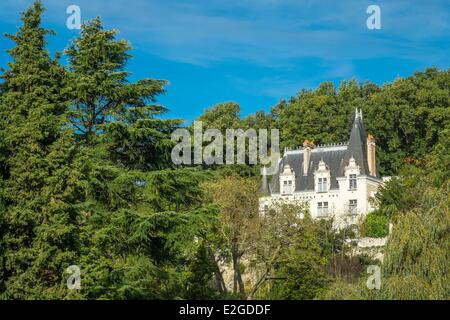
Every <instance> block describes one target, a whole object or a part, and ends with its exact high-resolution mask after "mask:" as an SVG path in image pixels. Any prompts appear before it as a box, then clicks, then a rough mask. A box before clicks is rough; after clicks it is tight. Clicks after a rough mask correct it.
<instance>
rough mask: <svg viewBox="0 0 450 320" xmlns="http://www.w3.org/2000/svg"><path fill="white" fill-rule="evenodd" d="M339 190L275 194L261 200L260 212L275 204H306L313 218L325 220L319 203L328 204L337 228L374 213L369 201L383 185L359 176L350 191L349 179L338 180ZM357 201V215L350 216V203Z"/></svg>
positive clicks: (329, 212) (370, 178)
mask: <svg viewBox="0 0 450 320" xmlns="http://www.w3.org/2000/svg"><path fill="white" fill-rule="evenodd" d="M338 183H339V189H331V190H328V191H327V192H316V191H315V190H314V191H306V192H294V193H293V194H290V195H281V194H274V195H272V196H267V197H262V198H260V210H261V211H262V212H263V211H264V209H265V206H267V208H268V207H270V206H271V205H273V204H274V203H279V202H287V203H298V204H300V203H305V202H307V203H308V204H309V210H310V213H311V216H312V217H313V218H324V217H323V216H319V215H318V210H317V204H318V202H328V216H329V217H334V218H335V221H336V224H337V226H338V227H339V226H344V225H348V224H354V223H358V222H359V221H361V220H362V219H363V218H364V217H365V215H366V214H367V213H368V212H370V211H373V210H374V209H375V208H373V207H372V206H371V205H370V203H369V199H370V198H371V197H373V196H374V195H375V193H376V191H377V189H378V187H379V185H380V183H381V180H378V179H375V178H373V177H369V176H357V188H356V189H355V190H350V189H349V180H348V178H347V177H342V178H338ZM353 199H354V200H357V208H356V215H349V208H348V205H349V201H350V200H353Z"/></svg>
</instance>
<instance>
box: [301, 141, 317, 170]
mask: <svg viewBox="0 0 450 320" xmlns="http://www.w3.org/2000/svg"><path fill="white" fill-rule="evenodd" d="M314 147H315V145H314V143H313V142H312V141H309V140H305V141H304V142H303V175H304V176H307V175H308V169H309V162H310V160H311V150H312V149H314Z"/></svg>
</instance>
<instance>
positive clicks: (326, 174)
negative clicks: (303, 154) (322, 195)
mask: <svg viewBox="0 0 450 320" xmlns="http://www.w3.org/2000/svg"><path fill="white" fill-rule="evenodd" d="M330 182H331V177H330V170H329V169H328V167H327V165H326V163H325V162H324V161H323V160H320V161H319V165H318V167H317V170H316V171H314V184H315V186H316V188H315V189H316V192H328V190H329V189H330Z"/></svg>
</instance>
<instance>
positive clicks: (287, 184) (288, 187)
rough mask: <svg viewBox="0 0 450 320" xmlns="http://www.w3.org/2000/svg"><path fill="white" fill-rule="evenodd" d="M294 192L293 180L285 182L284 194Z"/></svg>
mask: <svg viewBox="0 0 450 320" xmlns="http://www.w3.org/2000/svg"><path fill="white" fill-rule="evenodd" d="M293 191H294V188H293V187H292V180H284V181H283V193H284V194H289V193H292V192H293Z"/></svg>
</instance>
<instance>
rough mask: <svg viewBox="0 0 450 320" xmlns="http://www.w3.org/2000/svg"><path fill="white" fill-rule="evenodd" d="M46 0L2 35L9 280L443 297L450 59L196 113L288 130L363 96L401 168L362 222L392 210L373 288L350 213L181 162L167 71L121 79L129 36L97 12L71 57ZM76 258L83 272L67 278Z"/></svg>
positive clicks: (347, 110) (1, 157) (59, 289)
mask: <svg viewBox="0 0 450 320" xmlns="http://www.w3.org/2000/svg"><path fill="white" fill-rule="evenodd" d="M43 11H44V8H43V6H42V4H41V2H40V1H35V3H34V4H33V5H32V6H31V7H30V8H29V9H27V10H26V11H25V12H24V13H23V15H22V26H21V27H20V28H19V30H18V32H17V33H16V34H14V35H7V36H8V37H9V39H10V40H12V41H13V42H14V43H15V46H14V47H13V48H12V49H10V50H8V53H9V54H10V55H11V57H12V62H10V63H9V64H8V69H7V70H3V74H2V76H1V79H2V83H1V84H0V298H6V299H11V298H14V299H185V298H188V299H211V298H227V297H234V298H238V297H239V298H247V297H250V298H253V297H258V298H259V297H263V298H277V299H316V298H329V299H336V298H337V299H340V298H346V299H349V298H350V299H372V298H385V299H418V298H424V299H448V298H449V292H450V288H449V283H450V281H449V278H448V277H449V276H448V275H449V273H450V272H449V271H450V270H449V267H448V261H449V260H450V257H449V252H450V241H449V229H450V211H449V203H450V199H449V196H448V195H449V191H450V190H449V179H450V153H449V152H448V150H450V127H449V123H450V121H449V120H450V90H449V87H450V77H449V70H437V69H435V68H430V69H427V70H425V71H423V72H416V73H415V74H414V75H412V76H411V77H408V78H405V79H402V78H399V79H396V80H395V81H394V82H392V83H387V84H385V85H383V86H381V87H379V86H377V85H375V84H372V83H364V84H360V83H357V82H356V81H355V80H351V81H348V82H347V81H344V82H343V83H342V84H341V85H340V86H339V88H337V89H336V88H335V87H334V85H333V84H332V83H329V82H325V83H322V84H321V85H320V86H319V87H318V88H317V89H315V90H301V91H300V92H299V93H298V95H297V96H295V97H293V98H291V99H290V100H289V101H281V102H280V103H279V104H278V105H277V106H275V107H273V108H272V109H271V110H270V112H268V113H264V112H256V113H255V114H253V115H249V116H247V117H246V118H244V119H241V117H240V107H239V105H238V104H237V103H234V102H228V103H222V104H218V105H216V106H214V107H213V108H211V109H208V110H207V111H206V112H205V113H204V114H203V115H201V116H200V117H199V118H198V120H201V121H203V127H204V129H207V128H215V129H219V130H221V132H222V133H225V130H226V129H230V128H234V129H237V128H242V129H244V130H245V129H249V128H253V129H256V130H257V129H272V128H279V129H280V130H281V148H283V147H285V146H289V147H292V146H295V145H300V144H301V143H302V142H303V140H304V139H310V140H314V141H315V142H316V143H327V142H340V141H345V140H346V139H348V132H349V127H350V126H351V119H352V114H353V112H354V108H355V107H358V108H362V109H363V113H364V115H365V125H366V127H367V129H368V131H369V132H371V133H373V134H374V136H375V138H376V139H377V155H378V156H379V163H378V168H379V169H380V171H381V173H382V174H395V175H397V176H398V177H396V178H393V179H391V181H390V182H388V183H386V184H385V185H384V186H383V188H381V190H380V192H379V193H378V194H377V196H376V199H375V202H376V205H377V206H378V207H379V210H378V211H376V212H374V213H371V214H369V215H368V216H367V219H366V221H365V223H364V232H365V235H367V236H384V235H385V234H386V231H387V222H388V221H392V222H393V223H394V231H393V233H392V235H391V236H390V238H389V242H388V245H387V247H386V248H385V260H384V262H383V265H382V269H383V273H382V276H383V278H382V289H381V290H380V292H375V293H374V292H367V290H365V288H364V277H363V276H360V275H361V274H360V273H361V270H363V266H365V265H367V264H369V263H373V262H371V261H369V260H368V259H367V258H366V257H349V256H348V253H349V252H350V249H352V248H351V245H350V244H348V243H347V242H346V239H348V238H351V237H353V236H354V234H353V233H352V232H351V231H350V230H340V231H335V230H333V229H332V228H331V226H332V221H325V220H323V221H313V220H311V218H310V217H309V215H308V214H307V210H306V209H305V208H303V207H302V208H298V207H291V208H286V207H283V208H281V209H280V210H279V211H271V212H269V213H267V214H266V215H265V216H260V215H259V214H258V192H257V189H258V188H257V183H256V180H257V179H256V177H257V176H259V172H258V167H257V166H247V165H235V166H225V167H222V168H220V169H219V168H217V167H216V168H213V169H215V170H201V169H205V168H198V167H189V168H180V167H174V166H173V165H172V163H171V161H170V150H171V149H172V146H173V142H172V141H171V138H170V136H171V133H172V132H173V131H174V130H175V129H176V128H178V127H179V126H180V125H181V121H179V120H175V119H169V120H166V119H161V118H160V116H161V114H162V113H164V112H165V111H166V109H165V108H164V107H163V106H160V105H158V104H157V101H156V99H157V97H158V96H159V95H160V94H163V93H164V92H165V89H164V86H165V84H166V81H163V80H155V79H151V78H145V79H141V80H138V81H136V82H129V81H128V77H129V73H128V72H127V71H126V69H125V67H126V64H127V62H128V61H129V59H130V58H131V55H130V54H129V51H130V46H129V44H128V43H127V42H126V41H125V40H117V39H116V35H117V31H116V30H104V29H103V26H102V23H101V20H100V19H99V18H95V19H93V20H91V21H89V22H87V23H85V24H84V25H83V27H82V31H81V34H80V36H79V37H77V38H76V39H75V40H74V41H73V42H72V43H71V44H70V46H69V48H68V49H67V50H66V55H67V56H68V61H69V65H68V66H67V68H63V67H62V66H61V65H60V63H59V61H58V59H59V56H60V55H59V54H55V57H56V58H55V59H52V58H50V56H51V55H50V53H49V52H47V50H46V36H47V35H49V34H53V32H52V31H50V30H46V29H44V28H42V27H41V16H42V13H43ZM269 144H270V141H269ZM299 212H303V213H304V214H305V217H304V218H303V219H301V218H300V217H299ZM73 264H74V265H78V266H80V268H81V281H82V284H81V286H82V287H81V290H68V289H67V287H66V280H67V277H68V274H66V268H67V267H68V266H69V265H73ZM224 266H229V267H231V268H232V271H233V274H234V279H233V292H232V293H230V292H229V288H228V286H227V284H226V283H225V281H224V277H223V272H224ZM252 272H253V273H252ZM249 275H251V276H256V278H257V281H256V283H255V284H251V285H249V284H248V282H246V281H244V278H245V277H248V276H249ZM359 276H360V277H359ZM358 277H359V279H358Z"/></svg>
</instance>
